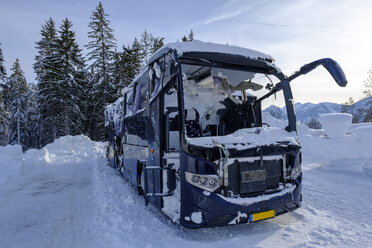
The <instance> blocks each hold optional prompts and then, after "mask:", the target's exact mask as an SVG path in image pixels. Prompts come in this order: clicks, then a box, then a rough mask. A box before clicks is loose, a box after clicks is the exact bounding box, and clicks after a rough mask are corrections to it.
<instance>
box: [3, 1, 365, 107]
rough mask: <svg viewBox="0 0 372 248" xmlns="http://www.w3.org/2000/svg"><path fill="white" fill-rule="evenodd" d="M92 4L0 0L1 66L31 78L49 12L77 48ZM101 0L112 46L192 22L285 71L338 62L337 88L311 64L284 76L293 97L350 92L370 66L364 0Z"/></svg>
mask: <svg viewBox="0 0 372 248" xmlns="http://www.w3.org/2000/svg"><path fill="white" fill-rule="evenodd" d="M97 4H98V1H91V0H79V1H77V0H74V1H73V0H64V1H56V0H49V1H47V0H32V1H29V0H0V42H1V43H2V44H1V48H2V50H3V55H4V59H5V60H6V68H7V70H8V74H10V71H9V69H10V68H11V67H12V64H13V63H14V61H15V59H16V58H19V60H20V63H21V67H22V69H23V70H24V72H25V75H26V78H27V80H28V82H35V83H36V81H35V74H34V72H33V68H32V64H33V63H34V57H35V55H36V54H37V50H36V49H35V42H37V41H39V40H40V38H41V36H40V29H41V25H42V24H43V23H44V22H45V21H46V20H47V19H48V18H49V17H52V18H53V19H54V20H55V21H56V23H57V25H58V26H59V25H60V24H61V20H62V19H64V18H66V17H67V18H69V19H70V21H71V22H72V23H73V27H72V29H73V30H74V31H75V32H76V39H77V42H78V43H79V45H80V48H84V47H83V46H84V45H85V44H87V43H88V42H89V39H88V37H87V33H88V31H89V28H88V24H89V22H90V17H91V14H92V11H93V10H94V9H95V8H96V6H97ZM102 4H103V7H104V9H105V12H106V13H107V14H108V15H109V17H108V19H109V20H110V22H111V27H112V28H113V29H114V30H115V32H114V34H115V38H116V40H117V44H118V50H119V51H120V50H122V46H123V45H128V44H131V43H132V42H133V39H134V38H135V37H139V36H140V34H141V33H142V32H143V31H144V30H145V29H147V30H148V31H149V32H151V33H152V34H154V35H155V36H160V37H164V38H165V42H174V41H177V40H180V39H181V37H182V36H183V35H185V34H186V35H187V34H188V33H189V31H190V30H191V29H192V30H193V31H194V34H195V38H196V39H198V40H201V41H207V42H214V43H221V44H229V45H236V46H241V47H246V48H251V49H255V50H259V51H261V52H264V53H267V54H270V55H271V56H272V57H274V59H275V61H276V64H277V66H279V67H280V68H281V69H282V71H283V72H284V73H285V74H286V75H290V74H292V73H293V72H294V71H296V70H298V69H299V68H300V67H301V66H302V65H303V64H306V63H309V62H312V61H313V60H316V59H319V58H324V57H330V58H333V59H335V60H336V61H337V62H338V63H339V64H340V65H341V67H342V68H343V69H344V71H345V74H346V77H347V79H348V82H349V83H348V85H347V86H346V87H345V88H341V87H338V86H337V84H336V83H335V82H334V81H333V80H332V78H331V77H330V75H329V74H328V73H327V72H326V70H325V69H323V68H319V69H317V70H316V71H313V72H311V73H309V74H307V75H305V76H302V77H300V78H298V79H297V80H296V81H293V82H292V90H293V94H294V98H295V101H296V102H302V103H304V102H313V103H317V102H325V101H329V102H336V103H341V102H345V101H347V100H348V98H349V97H353V98H354V99H355V100H358V99H360V98H361V97H362V91H363V88H364V81H365V80H366V79H367V76H368V71H369V70H370V69H371V68H372V60H371V59H370V57H371V55H372V18H371V17H370V13H371V11H372V1H369V0H359V1H351V0H350V1H347V0H328V1H319V0H301V1H295V0H282V1H275V0H261V1H253V0H227V1H222V0H203V1H201V0H188V1H186V0H184V1H181V0H173V1H171V0H168V1H167V0H157V1H152V0H142V1H141V0H110V1H102ZM84 53H86V51H84Z"/></svg>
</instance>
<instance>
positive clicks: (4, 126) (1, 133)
mask: <svg viewBox="0 0 372 248" xmlns="http://www.w3.org/2000/svg"><path fill="white" fill-rule="evenodd" d="M0 45H1V43H0ZM6 81H7V79H6V70H5V65H4V57H3V50H2V49H1V47H0V145H6V144H8V134H9V123H8V118H9V115H8V110H7V108H6V107H5V102H4V98H5V97H6V96H5V94H6V91H7V88H6V86H7V85H6Z"/></svg>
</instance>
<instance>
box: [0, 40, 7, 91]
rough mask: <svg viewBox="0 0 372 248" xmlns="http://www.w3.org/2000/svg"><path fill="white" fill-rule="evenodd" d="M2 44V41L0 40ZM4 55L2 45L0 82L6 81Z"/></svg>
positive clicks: (0, 51) (0, 50) (0, 52)
mask: <svg viewBox="0 0 372 248" xmlns="http://www.w3.org/2000/svg"><path fill="white" fill-rule="evenodd" d="M0 46H1V42H0ZM4 63H5V61H4V57H3V50H2V49H1V47H0V84H2V83H5V82H6V70H5V65H4Z"/></svg>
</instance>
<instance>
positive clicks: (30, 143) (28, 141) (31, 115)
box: [24, 84, 42, 148]
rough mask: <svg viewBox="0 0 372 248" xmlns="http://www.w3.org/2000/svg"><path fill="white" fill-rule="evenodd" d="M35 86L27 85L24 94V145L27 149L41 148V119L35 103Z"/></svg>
mask: <svg viewBox="0 0 372 248" xmlns="http://www.w3.org/2000/svg"><path fill="white" fill-rule="evenodd" d="M37 92H38V90H37V85H35V84H29V90H28V92H27V94H26V99H27V100H26V101H27V107H26V112H25V119H26V123H27V125H26V128H25V144H24V146H25V147H27V148H41V145H42V143H41V139H40V138H41V125H40V124H41V119H40V111H39V106H38V103H37Z"/></svg>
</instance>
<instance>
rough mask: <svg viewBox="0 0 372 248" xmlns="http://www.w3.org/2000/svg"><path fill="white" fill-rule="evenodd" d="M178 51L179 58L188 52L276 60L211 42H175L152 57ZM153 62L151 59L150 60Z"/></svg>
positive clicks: (245, 49) (239, 48) (261, 54)
mask: <svg viewBox="0 0 372 248" xmlns="http://www.w3.org/2000/svg"><path fill="white" fill-rule="evenodd" d="M167 48H168V49H172V50H177V53H178V55H179V56H181V55H182V54H183V53H187V52H218V53H227V54H234V55H242V56H245V57H247V58H251V59H259V58H260V59H264V60H267V61H274V59H273V58H272V57H271V56H270V55H267V54H265V53H262V52H259V51H256V50H253V49H248V48H243V47H237V46H231V45H222V44H215V43H211V42H201V41H190V42H174V43H168V44H165V45H164V46H163V47H162V48H161V49H159V50H158V52H156V53H155V54H154V55H153V56H152V57H154V58H155V57H157V56H158V53H162V52H163V51H162V50H163V49H167ZM150 60H151V59H150Z"/></svg>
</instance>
